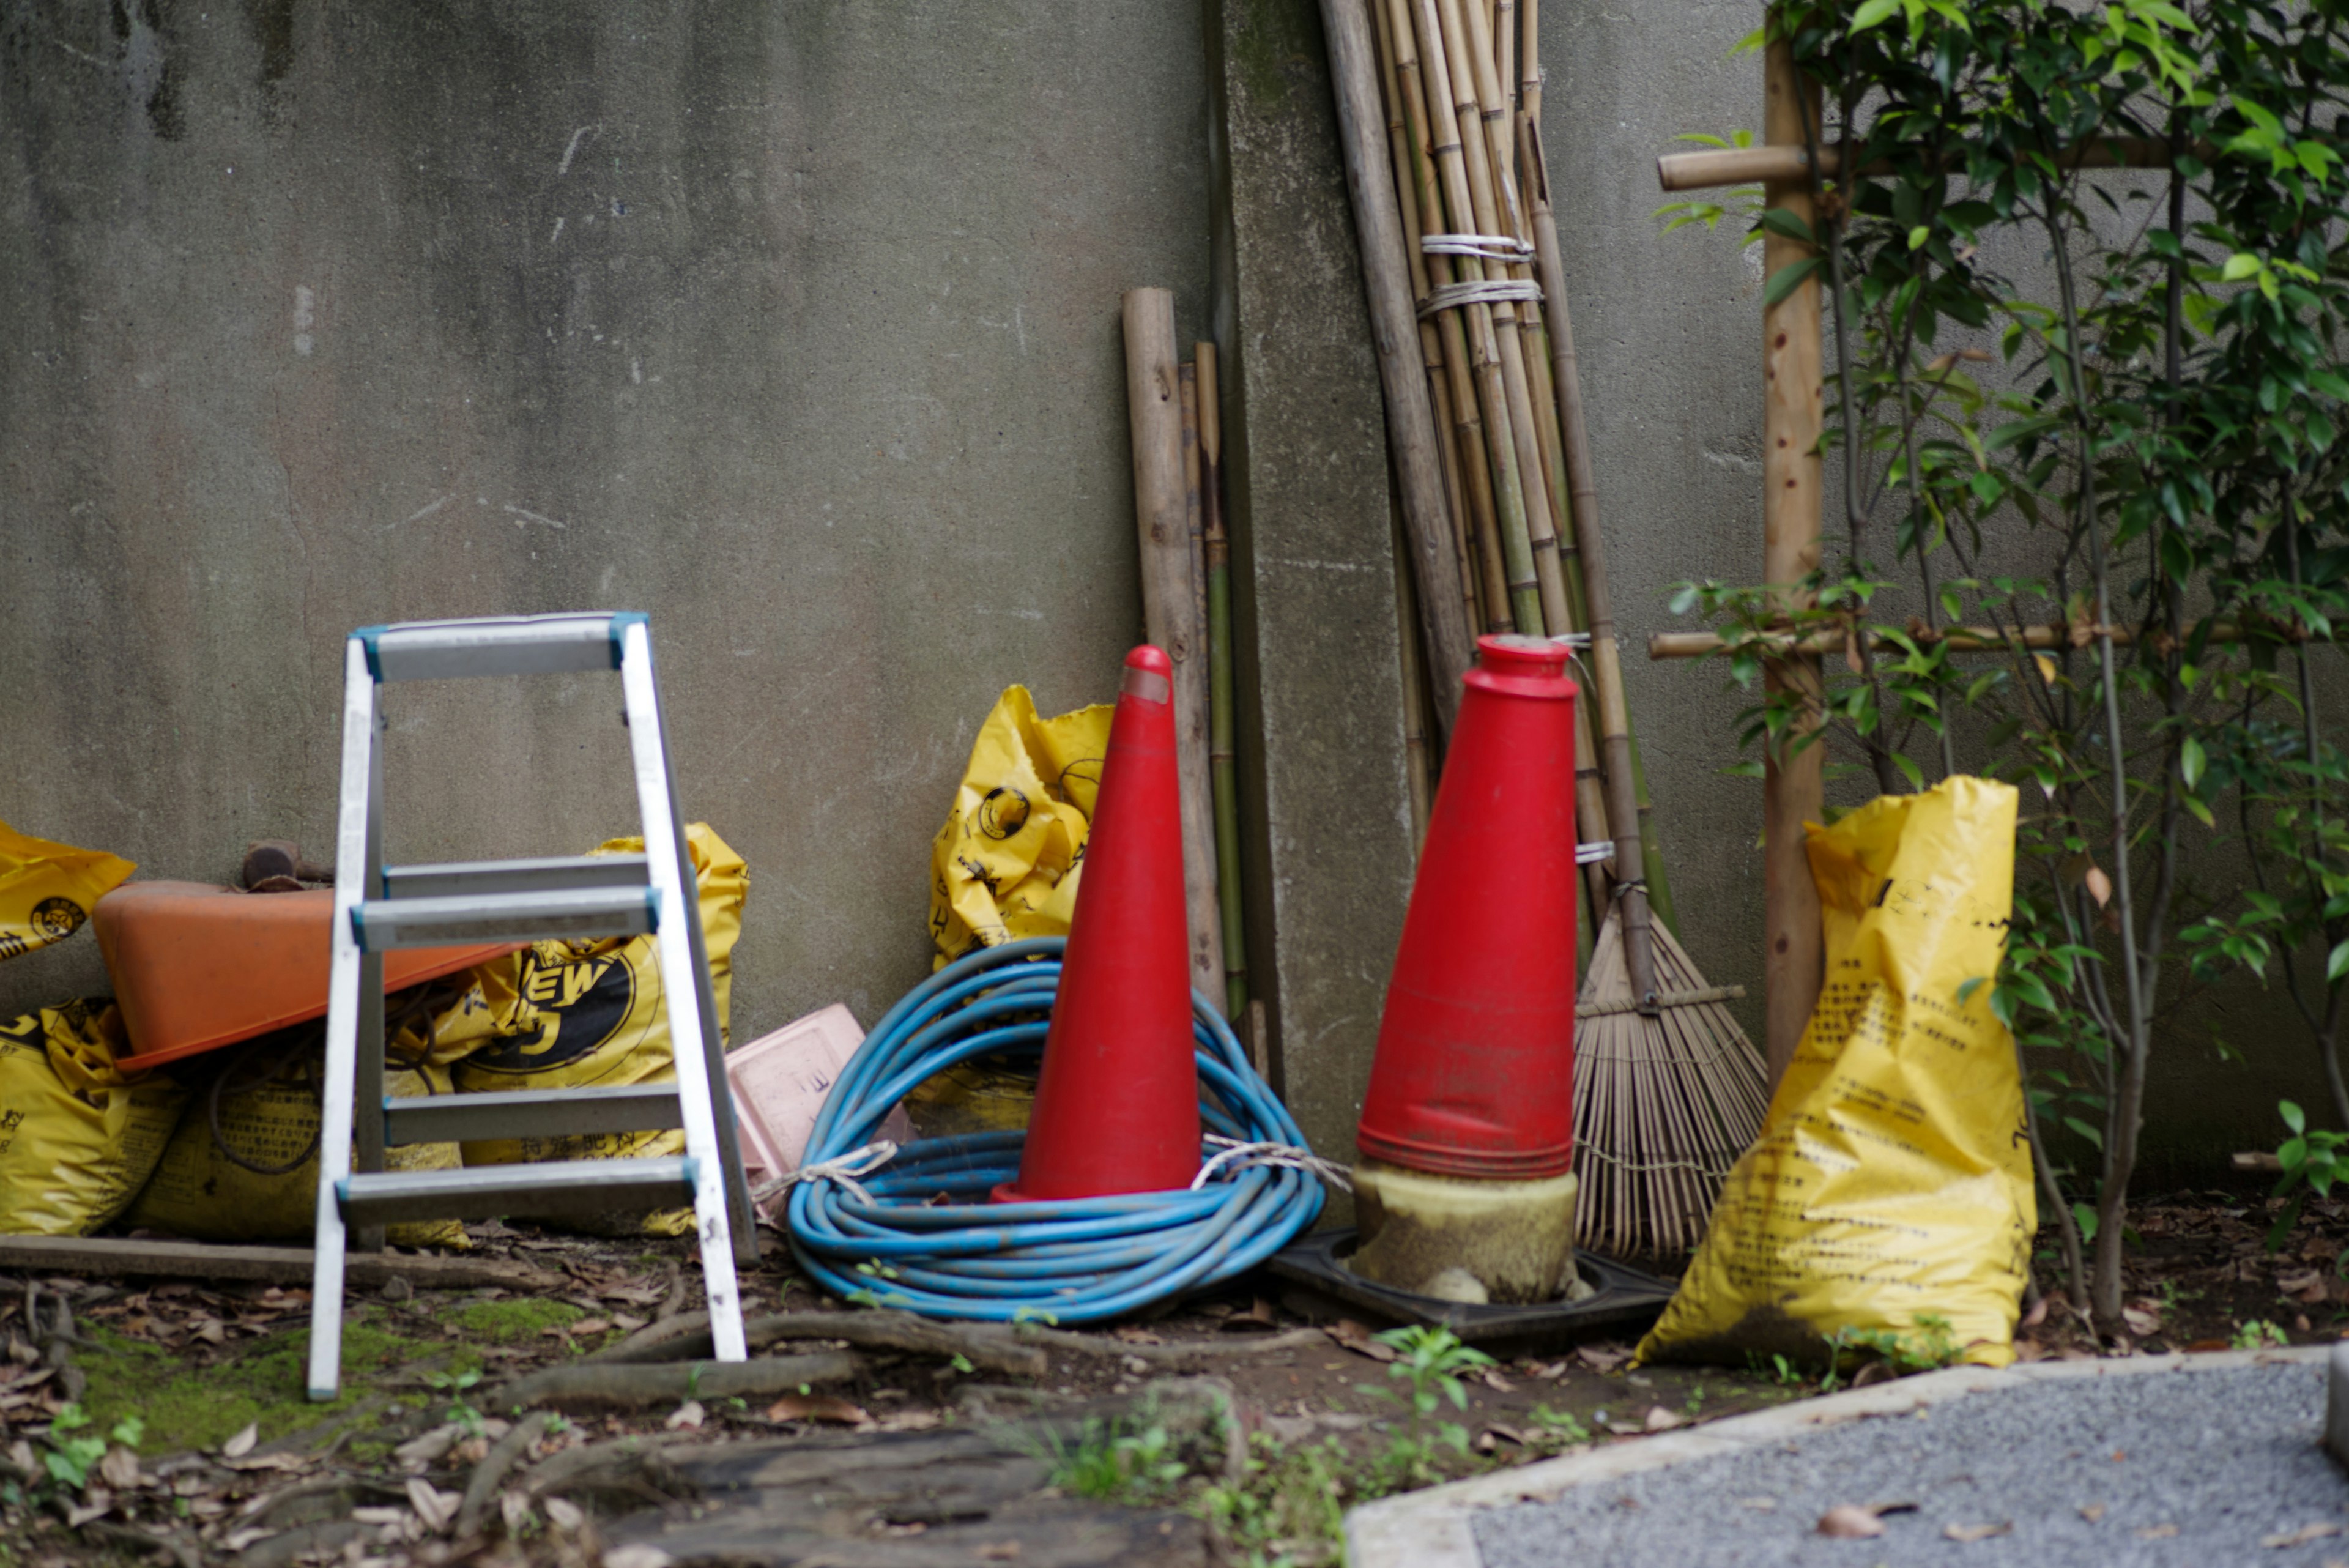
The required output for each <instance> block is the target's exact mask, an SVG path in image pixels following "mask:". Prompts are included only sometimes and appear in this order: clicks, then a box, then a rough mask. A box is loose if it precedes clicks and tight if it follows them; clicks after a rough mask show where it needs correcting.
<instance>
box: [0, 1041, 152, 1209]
mask: <svg viewBox="0 0 2349 1568" xmlns="http://www.w3.org/2000/svg"><path fill="white" fill-rule="evenodd" d="M112 1005H113V1003H111V1002H108V1001H107V1000H106V999H105V998H104V997H98V998H96V999H94V1000H83V1001H78V1002H67V1003H66V1004H65V1005H64V1006H62V1007H44V1008H42V1009H41V1010H40V1011H39V1012H28V1013H26V1015H25V1016H24V1017H22V1018H19V1019H16V1021H14V1022H13V1023H0V1233H5V1234H7V1235H11V1236H84V1235H88V1233H89V1232H90V1231H95V1230H97V1229H98V1227H99V1226H101V1225H104V1224H106V1223H107V1222H108V1221H109V1220H112V1219H113V1218H114V1217H115V1216H116V1215H118V1214H119V1213H121V1212H122V1210H124V1209H125V1208H127V1207H129V1203H130V1200H131V1199H132V1198H134V1197H136V1196H137V1195H138V1192H139V1189H140V1188H141V1187H143V1186H145V1185H146V1183H147V1179H148V1178H149V1177H150V1176H151V1175H152V1174H153V1173H154V1170H155V1163H156V1161H157V1160H159V1159H160V1158H162V1155H163V1145H164V1143H165V1141H166V1140H167V1139H169V1138H170V1137H171V1128H172V1127H174V1126H175V1125H176V1124H177V1123H178V1122H179V1119H180V1112H181V1107H182V1106H184V1104H185V1103H186V1100H187V1097H188V1096H187V1091H186V1090H184V1089H182V1088H181V1087H180V1085H178V1084H176V1083H174V1082H172V1081H171V1078H170V1077H168V1076H166V1075H162V1074H160V1073H128V1074H126V1073H124V1072H123V1071H122V1070H121V1069H120V1068H119V1067H118V1066H116V1065H115V1059H116V1055H117V1052H118V1048H119V1044H120V1043H121V1033H120V1031H119V1027H118V1028H117V1030H116V1031H115V1033H114V1034H113V1035H112V1036H111V1037H109V1034H108V1033H107V1031H106V1029H105V1027H104V1025H103V1022H102V1021H103V1019H104V1016H105V1013H106V1012H107V1011H108V1010H109V1008H111V1007H112Z"/></svg>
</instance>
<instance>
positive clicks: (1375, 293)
mask: <svg viewBox="0 0 2349 1568" xmlns="http://www.w3.org/2000/svg"><path fill="white" fill-rule="evenodd" d="M1321 13H1322V15H1321V22H1322V31H1323V33H1324V34H1325V35H1326V36H1327V39H1328V42H1329V49H1330V86H1331V88H1332V89H1333V91H1334V93H1335V95H1336V98H1337V106H1338V134H1339V140H1340V143H1341V144H1342V146H1343V148H1344V151H1345V161H1346V183H1347V188H1348V191H1349V192H1350V194H1351V195H1352V197H1353V204H1354V225H1355V230H1356V233H1357V234H1358V235H1359V236H1360V239H1361V261H1362V287H1363V293H1364V295H1365V296H1366V299H1367V303H1368V305H1369V307H1370V324H1371V341H1372V343H1373V345H1374V346H1375V348H1377V350H1378V359H1379V380H1380V385H1381V388H1382V389H1384V390H1385V393H1386V411H1387V444H1388V450H1389V452H1391V453H1392V457H1393V461H1394V472H1395V478H1396V481H1397V483H1398V485H1399V486H1400V493H1401V497H1402V515H1403V529H1404V533H1405V535H1407V537H1408V538H1409V541H1410V544H1411V559H1412V562H1413V566H1414V567H1415V569H1416V570H1417V571H1418V573H1419V580H1420V582H1421V584H1422V585H1423V587H1424V588H1425V589H1426V591H1425V592H1424V593H1423V594H1421V595H1420V596H1419V614H1420V619H1421V622H1422V623H1423V625H1424V627H1425V628H1426V633H1427V643H1426V654H1427V658H1428V659H1429V660H1430V661H1431V662H1432V663H1433V666H1434V668H1433V670H1430V672H1429V673H1430V676H1431V681H1430V684H1431V686H1432V688H1433V694H1434V698H1435V711H1436V717H1437V722H1438V723H1439V724H1440V725H1441V726H1442V727H1443V729H1444V732H1446V733H1447V734H1448V733H1449V732H1451V729H1452V725H1453V723H1454V721H1455V720H1456V719H1457V718H1458V717H1459V711H1460V693H1461V690H1462V687H1461V682H1462V680H1464V678H1465V676H1466V675H1467V673H1468V670H1469V666H1470V664H1471V663H1472V662H1473V660H1474V659H1475V650H1474V649H1473V648H1472V646H1471V639H1470V636H1469V631H1468V625H1467V622H1466V621H1465V620H1464V618H1463V617H1462V613H1461V589H1460V583H1459V580H1458V578H1459V558H1458V556H1457V553H1456V547H1455V545H1454V543H1453V535H1452V522H1451V518H1450V516H1449V515H1448V514H1446V512H1445V511H1444V483H1443V476H1442V472H1441V470H1440V468H1439V466H1438V462H1437V459H1436V454H1435V452H1436V440H1437V438H1436V433H1435V418H1434V414H1433V410H1432V409H1431V408H1430V406H1429V401H1428V396H1427V382H1426V362H1425V360H1424V358H1423V357H1422V356H1421V355H1420V354H1419V353H1417V352H1416V351H1415V350H1416V349H1417V348H1418V343H1417V339H1418V332H1419V327H1418V322H1417V319H1416V313H1415V312H1414V311H1413V306H1412V294H1411V276H1410V270H1409V265H1408V262H1407V261H1406V259H1405V257H1404V255H1403V254H1402V252H1403V237H1402V217H1401V215H1400V213H1398V212H1397V210H1396V199H1395V190H1394V182H1393V180H1392V177H1391V176H1390V175H1389V174H1388V173H1387V171H1386V169H1385V162H1386V157H1385V153H1384V151H1383V150H1382V149H1381V146H1380V130H1381V128H1382V127H1383V125H1384V123H1385V114H1384V107H1383V105H1382V103H1381V97H1380V92H1379V83H1378V76H1379V67H1378V56H1377V49H1376V47H1375V46H1374V45H1373V44H1372V43H1371V26H1370V17H1369V15H1368V13H1367V12H1365V11H1364V10H1363V8H1362V0H1322V4H1321Z"/></svg>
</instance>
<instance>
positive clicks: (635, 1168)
mask: <svg viewBox="0 0 2349 1568" xmlns="http://www.w3.org/2000/svg"><path fill="white" fill-rule="evenodd" d="M696 1171H697V1167H696V1166H695V1163H694V1161H693V1158H692V1157H690V1156H688V1155H673V1156H666V1157H663V1158H657V1159H558V1160H550V1161H547V1162H546V1163H544V1164H541V1165H476V1166H468V1167H467V1168H464V1169H462V1170H384V1171H373V1172H367V1173H363V1174H361V1175H357V1176H349V1177H346V1178H344V1179H342V1180H341V1181H339V1182H337V1183H336V1187H335V1192H336V1198H337V1199H339V1200H340V1203H341V1207H342V1210H343V1223H344V1224H346V1225H349V1226H353V1227H357V1226H366V1225H384V1224H391V1223H395V1222H397V1221H399V1220H494V1219H497V1218H498V1217H500V1216H501V1215H505V1214H589V1215H598V1214H619V1213H626V1212H629V1211H631V1210H637V1211H641V1210H647V1209H660V1208H667V1207H673V1206H675V1205H677V1204H679V1203H690V1202H692V1201H693V1184H694V1179H695V1175H696Z"/></svg>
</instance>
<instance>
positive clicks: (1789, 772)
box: [1762, 39, 1826, 1089]
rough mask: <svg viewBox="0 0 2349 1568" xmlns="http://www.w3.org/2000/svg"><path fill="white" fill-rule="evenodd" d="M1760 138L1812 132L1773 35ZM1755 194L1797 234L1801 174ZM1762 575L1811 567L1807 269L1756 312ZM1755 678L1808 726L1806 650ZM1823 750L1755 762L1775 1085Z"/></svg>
mask: <svg viewBox="0 0 2349 1568" xmlns="http://www.w3.org/2000/svg"><path fill="white" fill-rule="evenodd" d="M1763 87H1764V112H1763V136H1764V140H1765V141H1767V142H1769V143H1770V144H1772V145H1774V146H1778V147H1807V146H1811V145H1815V144H1816V142H1817V140H1818V130H1817V127H1818V112H1817V103H1816V92H1815V91H1814V89H1812V88H1811V87H1810V86H1809V85H1808V84H1807V83H1806V82H1805V81H1804V79H1803V77H1802V74H1801V73H1800V72H1799V71H1798V70H1797V69H1796V68H1795V53H1794V47H1793V46H1792V45H1791V44H1789V43H1788V42H1786V41H1785V40H1784V39H1781V40H1779V41H1778V42H1776V43H1774V44H1772V45H1770V46H1769V47H1768V48H1767V49H1766V50H1765V51H1764V56H1763ZM1763 195H1764V201H1765V202H1768V203H1769V205H1771V206H1773V207H1777V208H1781V209H1783V210H1784V211H1785V213H1787V214H1788V215H1789V216H1791V217H1793V218H1794V219H1795V221H1796V222H1795V225H1794V226H1795V232H1797V233H1802V232H1806V231H1807V230H1808V229H1809V227H1810V223H1811V217H1812V202H1811V190H1810V184H1809V182H1808V180H1807V179H1802V180H1787V181H1784V182H1776V183H1772V184H1767V185H1765V186H1764V191H1763ZM1810 254H1813V247H1811V246H1809V245H1807V244H1804V243H1803V242H1801V241H1800V240H1795V239H1790V238H1788V237H1787V236H1786V235H1785V234H1778V233H1776V232H1775V231H1765V232H1764V235H1763V240H1762V274H1763V276H1764V277H1765V278H1766V277H1771V276H1775V275H1776V274H1777V272H1778V270H1779V269H1780V268H1781V267H1784V266H1787V265H1792V264H1794V263H1795V262H1798V261H1801V260H1804V259H1805V258H1806V257H1807V256H1809V255H1810ZM1762 345H1763V347H1762V353H1763V361H1762V362H1763V391H1764V400H1763V407H1762V487H1763V490H1762V528H1763V545H1762V577H1763V580H1764V582H1766V583H1771V584H1775V585H1777V587H1778V588H1779V592H1780V597H1781V602H1782V604H1783V605H1784V606H1785V607H1786V608H1788V609H1793V608H1795V607H1797V606H1798V605H1799V604H1800V603H1802V602H1803V600H1804V599H1805V597H1806V596H1804V595H1803V594H1802V593H1801V590H1800V589H1799V588H1798V587H1796V586H1795V585H1797V584H1800V583H1801V582H1802V581H1803V580H1804V579H1805V578H1806V577H1807V576H1810V574H1811V573H1812V572H1814V571H1816V570H1817V569H1818V565H1819V505H1820V494H1821V492H1820V472H1819V468H1820V463H1819V452H1818V446H1819V430H1820V423H1821V412H1820V407H1821V386H1820V379H1819V378H1820V365H1819V352H1820V350H1819V282H1818V276H1817V274H1816V271H1814V273H1813V274H1812V275H1811V276H1809V277H1806V278H1805V279H1804V280H1803V281H1802V282H1801V283H1800V284H1799V285H1797V286H1795V289H1794V290H1793V291H1792V292H1791V293H1789V294H1788V295H1787V296H1785V298H1784V299H1782V300H1780V301H1779V302H1778V303H1777V304H1775V305H1773V306H1768V307H1766V308H1765V309H1764V311H1763V313H1762ZM1764 681H1765V683H1766V685H1767V687H1768V688H1769V689H1770V690H1772V691H1786V692H1792V693H1793V694H1795V696H1796V697H1797V698H1798V699H1800V700H1801V701H1803V702H1804V703H1805V704H1806V716H1805V717H1804V718H1803V719H1802V720H1801V721H1799V722H1798V726H1797V728H1798V731H1799V732H1807V731H1810V730H1814V729H1816V727H1817V724H1818V722H1819V720H1818V710H1817V703H1818V697H1819V690H1820V687H1819V666H1818V659H1817V658H1816V656H1815V655H1813V656H1801V655H1798V656H1796V657H1794V658H1791V659H1783V660H1777V661H1774V662H1773V663H1772V665H1771V666H1770V667H1769V669H1768V670H1766V671H1765V672H1764ZM1825 764H1826V748H1825V747H1823V746H1820V745H1817V744H1812V745H1808V746H1806V747H1805V748H1804V749H1803V750H1802V752H1801V753H1799V754H1796V755H1792V756H1789V755H1786V754H1785V752H1784V749H1783V748H1781V749H1779V750H1778V751H1775V752H1773V753H1770V754H1769V755H1767V756H1765V757H1764V761H1763V764H1762V766H1763V773H1762V836H1763V846H1762V887H1763V895H1762V898H1763V916H1762V925H1763V930H1762V938H1763V957H1762V969H1763V977H1764V983H1765V987H1766V992H1765V1000H1764V1006H1763V1013H1764V1021H1765V1030H1764V1048H1763V1050H1764V1060H1765V1061H1766V1062H1767V1063H1768V1064H1769V1071H1770V1078H1769V1082H1770V1086H1771V1087H1772V1088H1773V1089H1775V1087H1776V1086H1777V1083H1778V1080H1779V1079H1780V1078H1781V1077H1782V1076H1784V1075H1785V1071H1786V1064H1788V1063H1789V1062H1791V1061H1793V1060H1794V1056H1795V1047H1796V1046H1797V1045H1798V1044H1801V1041H1802V1038H1803V1031H1804V1029H1805V1028H1806V1026H1807V1025H1808V1024H1809V1023H1810V1017H1811V1009H1812V1008H1813V1007H1815V1006H1816V1005H1817V1003H1818V999H1819V986H1820V983H1821V981H1822V979H1823V978H1824V972H1825V965H1826V934H1825V931H1824V929H1823V928H1822V927H1821V924H1820V913H1819V893H1818V888H1817V887H1816V885H1815V884H1814V883H1813V882H1812V880H1811V867H1810V859H1809V851H1808V849H1807V848H1806V835H1805V833H1804V826H1803V825H1804V824H1805V823H1806V822H1815V821H1817V820H1818V819H1819V818H1821V817H1822V816H1823V815H1825V814H1826V813H1825V802H1826V787H1825V777H1826V775H1825V773H1824V771H1823V770H1824V767H1825Z"/></svg>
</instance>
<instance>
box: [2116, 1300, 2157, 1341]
mask: <svg viewBox="0 0 2349 1568" xmlns="http://www.w3.org/2000/svg"><path fill="white" fill-rule="evenodd" d="M2121 1322H2123V1323H2124V1324H2127V1325H2128V1331H2129V1332H2130V1333H2131V1334H2135V1335H2137V1337H2138V1338H2139V1339H2148V1338H2151V1337H2152V1336H2153V1335H2155V1334H2159V1333H2160V1332H2161V1319H2160V1318H2159V1317H2158V1315H2156V1314H2153V1313H2149V1312H2140V1311H2138V1310H2137V1308H2136V1307H2123V1308H2121Z"/></svg>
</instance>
